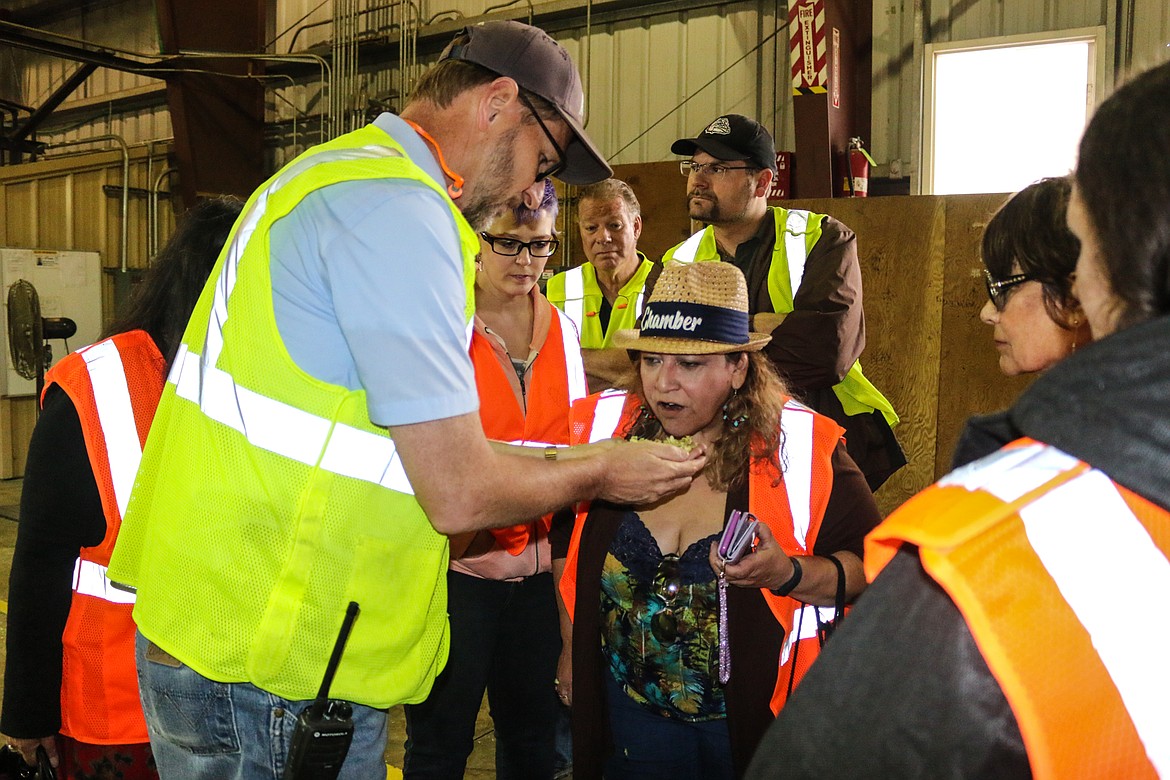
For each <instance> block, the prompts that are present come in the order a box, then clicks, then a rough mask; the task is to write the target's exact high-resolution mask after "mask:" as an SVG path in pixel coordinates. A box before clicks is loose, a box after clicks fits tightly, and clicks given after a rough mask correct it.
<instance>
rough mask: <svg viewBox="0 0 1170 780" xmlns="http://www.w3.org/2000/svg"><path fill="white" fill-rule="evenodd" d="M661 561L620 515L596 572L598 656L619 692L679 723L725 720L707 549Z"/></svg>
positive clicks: (706, 542)
mask: <svg viewBox="0 0 1170 780" xmlns="http://www.w3.org/2000/svg"><path fill="white" fill-rule="evenodd" d="M717 536H718V534H712V535H711V536H709V537H707V538H705V539H700V540H699V541H697V542H695V543H694V544H692V545H691V546H690V547H688V548H687V549H686V550H684V551H683V554H682V555H681V556H678V555H665V556H664V555H663V554H662V553H661V551H660V550H659V548H658V543H657V542H656V541H655V539H654V537H653V535H651V533H650V531H649V530H648V529H647V528H646V526H645V525H643V523H642V520H641V518H640V517H639V516H638V514H637V513H636V512H634V511H632V510H631V511H629V512H627V513H626V515H625V517H624V518H623V519H622V523H621V526H620V527H619V528H618V532H617V534H616V535H615V537H614V540H613V544H612V545H611V546H610V549H609V553H608V554H607V555H606V557H605V565H604V567H603V569H602V572H601V641H602V653H603V655H604V657H605V659H606V661H607V663H608V665H609V670H610V673H611V674H612V675H613V677H614V679H615V680H617V682H618V684H619V685H620V686H622V688H623V689H624V690H625V691H626V693H627V694H628V695H629V696H630V697H631V698H632V699H634V700H635V701H637V702H640V703H641V704H643V705H645V706H646V707H648V708H649V709H651V710H652V711H654V712H655V713H656V714H659V715H662V716H664V717H668V718H677V719H680V720H685V721H691V722H694V721H703V720H714V719H716V718H722V717H725V716H726V707H725V705H724V699H723V687H722V686H721V685H720V684H719V682H718V671H719V591H718V585H717V582H716V578H715V572H714V571H712V570H711V564H710V563H709V562H708V560H707V551H708V550H709V549H710V547H711V542H712V540H714V539H715V538H716V537H717Z"/></svg>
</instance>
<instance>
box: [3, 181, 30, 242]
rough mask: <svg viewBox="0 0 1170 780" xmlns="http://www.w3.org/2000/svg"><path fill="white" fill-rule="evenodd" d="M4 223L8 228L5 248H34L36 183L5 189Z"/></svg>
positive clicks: (25, 183)
mask: <svg viewBox="0 0 1170 780" xmlns="http://www.w3.org/2000/svg"><path fill="white" fill-rule="evenodd" d="M4 189H5V201H6V202H5V207H6V209H7V211H5V213H4V221H5V223H6V224H7V226H8V236H7V239H6V241H5V244H6V245H7V246H24V247H31V246H36V241H37V208H36V197H37V182H35V181H22V182H17V183H13V184H9V185H7V186H6V187H5V188H4Z"/></svg>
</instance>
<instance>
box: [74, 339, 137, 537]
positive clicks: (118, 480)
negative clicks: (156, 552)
mask: <svg viewBox="0 0 1170 780" xmlns="http://www.w3.org/2000/svg"><path fill="white" fill-rule="evenodd" d="M78 354H79V355H81V357H82V359H83V360H84V361H85V368H86V371H88V372H89V381H90V384H91V385H92V386H93V399H94V404H95V405H96V406H97V414H98V422H99V424H100V425H101V427H102V437H103V438H104V439H105V440H106V461H107V462H108V463H109V466H110V478H111V479H112V481H113V484H114V499H115V501H116V502H117V504H118V514H119V515H123V514H125V513H126V504H127V502H129V500H130V489H131V488H133V487H134V477H135V476H136V475H137V474H138V464H139V463H141V462H142V445H141V443H140V442H139V441H138V424H137V422H136V421H135V419H134V404H133V402H132V401H131V400H130V387H129V385H128V384H127V383H126V369H125V367H124V366H123V365H122V355H121V353H120V352H118V347H117V346H116V345H115V344H114V342H113V341H112V340H107V341H102V342H100V343H97V344H91V345H90V346H88V347H85V348H83V349H80V350H78Z"/></svg>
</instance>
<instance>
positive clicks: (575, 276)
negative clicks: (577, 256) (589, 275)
mask: <svg viewBox="0 0 1170 780" xmlns="http://www.w3.org/2000/svg"><path fill="white" fill-rule="evenodd" d="M564 313H565V316H567V317H568V318H569V319H570V320H572V322H573V325H574V326H575V327H576V328H577V333H578V334H581V333H584V332H585V271H584V270H582V266H577V267H576V268H570V269H569V270H568V271H565V310H564Z"/></svg>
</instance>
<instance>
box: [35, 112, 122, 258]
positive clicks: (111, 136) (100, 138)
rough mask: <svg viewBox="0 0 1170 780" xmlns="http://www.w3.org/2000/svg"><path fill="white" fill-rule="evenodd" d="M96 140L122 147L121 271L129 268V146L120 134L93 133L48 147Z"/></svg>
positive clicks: (74, 144)
mask: <svg viewBox="0 0 1170 780" xmlns="http://www.w3.org/2000/svg"><path fill="white" fill-rule="evenodd" d="M98 141H115V142H117V144H118V146H120V147H121V148H122V266H121V270H122V273H126V272H127V271H129V270H130V267H129V265H128V264H127V262H126V257H127V246H126V242H127V240H128V238H129V226H130V220H129V214H130V147H129V146H127V145H126V141H125V139H124V138H122V136H120V135H115V134H113V133H107V134H105V135H94V136H90V137H89V138H82V139H79V140H77V141H59V142H58V143H55V144H51V145H50V146H49V148H50V149H60V148H62V147H65V146H83V145H86V144H92V143H97V142H98Z"/></svg>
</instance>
